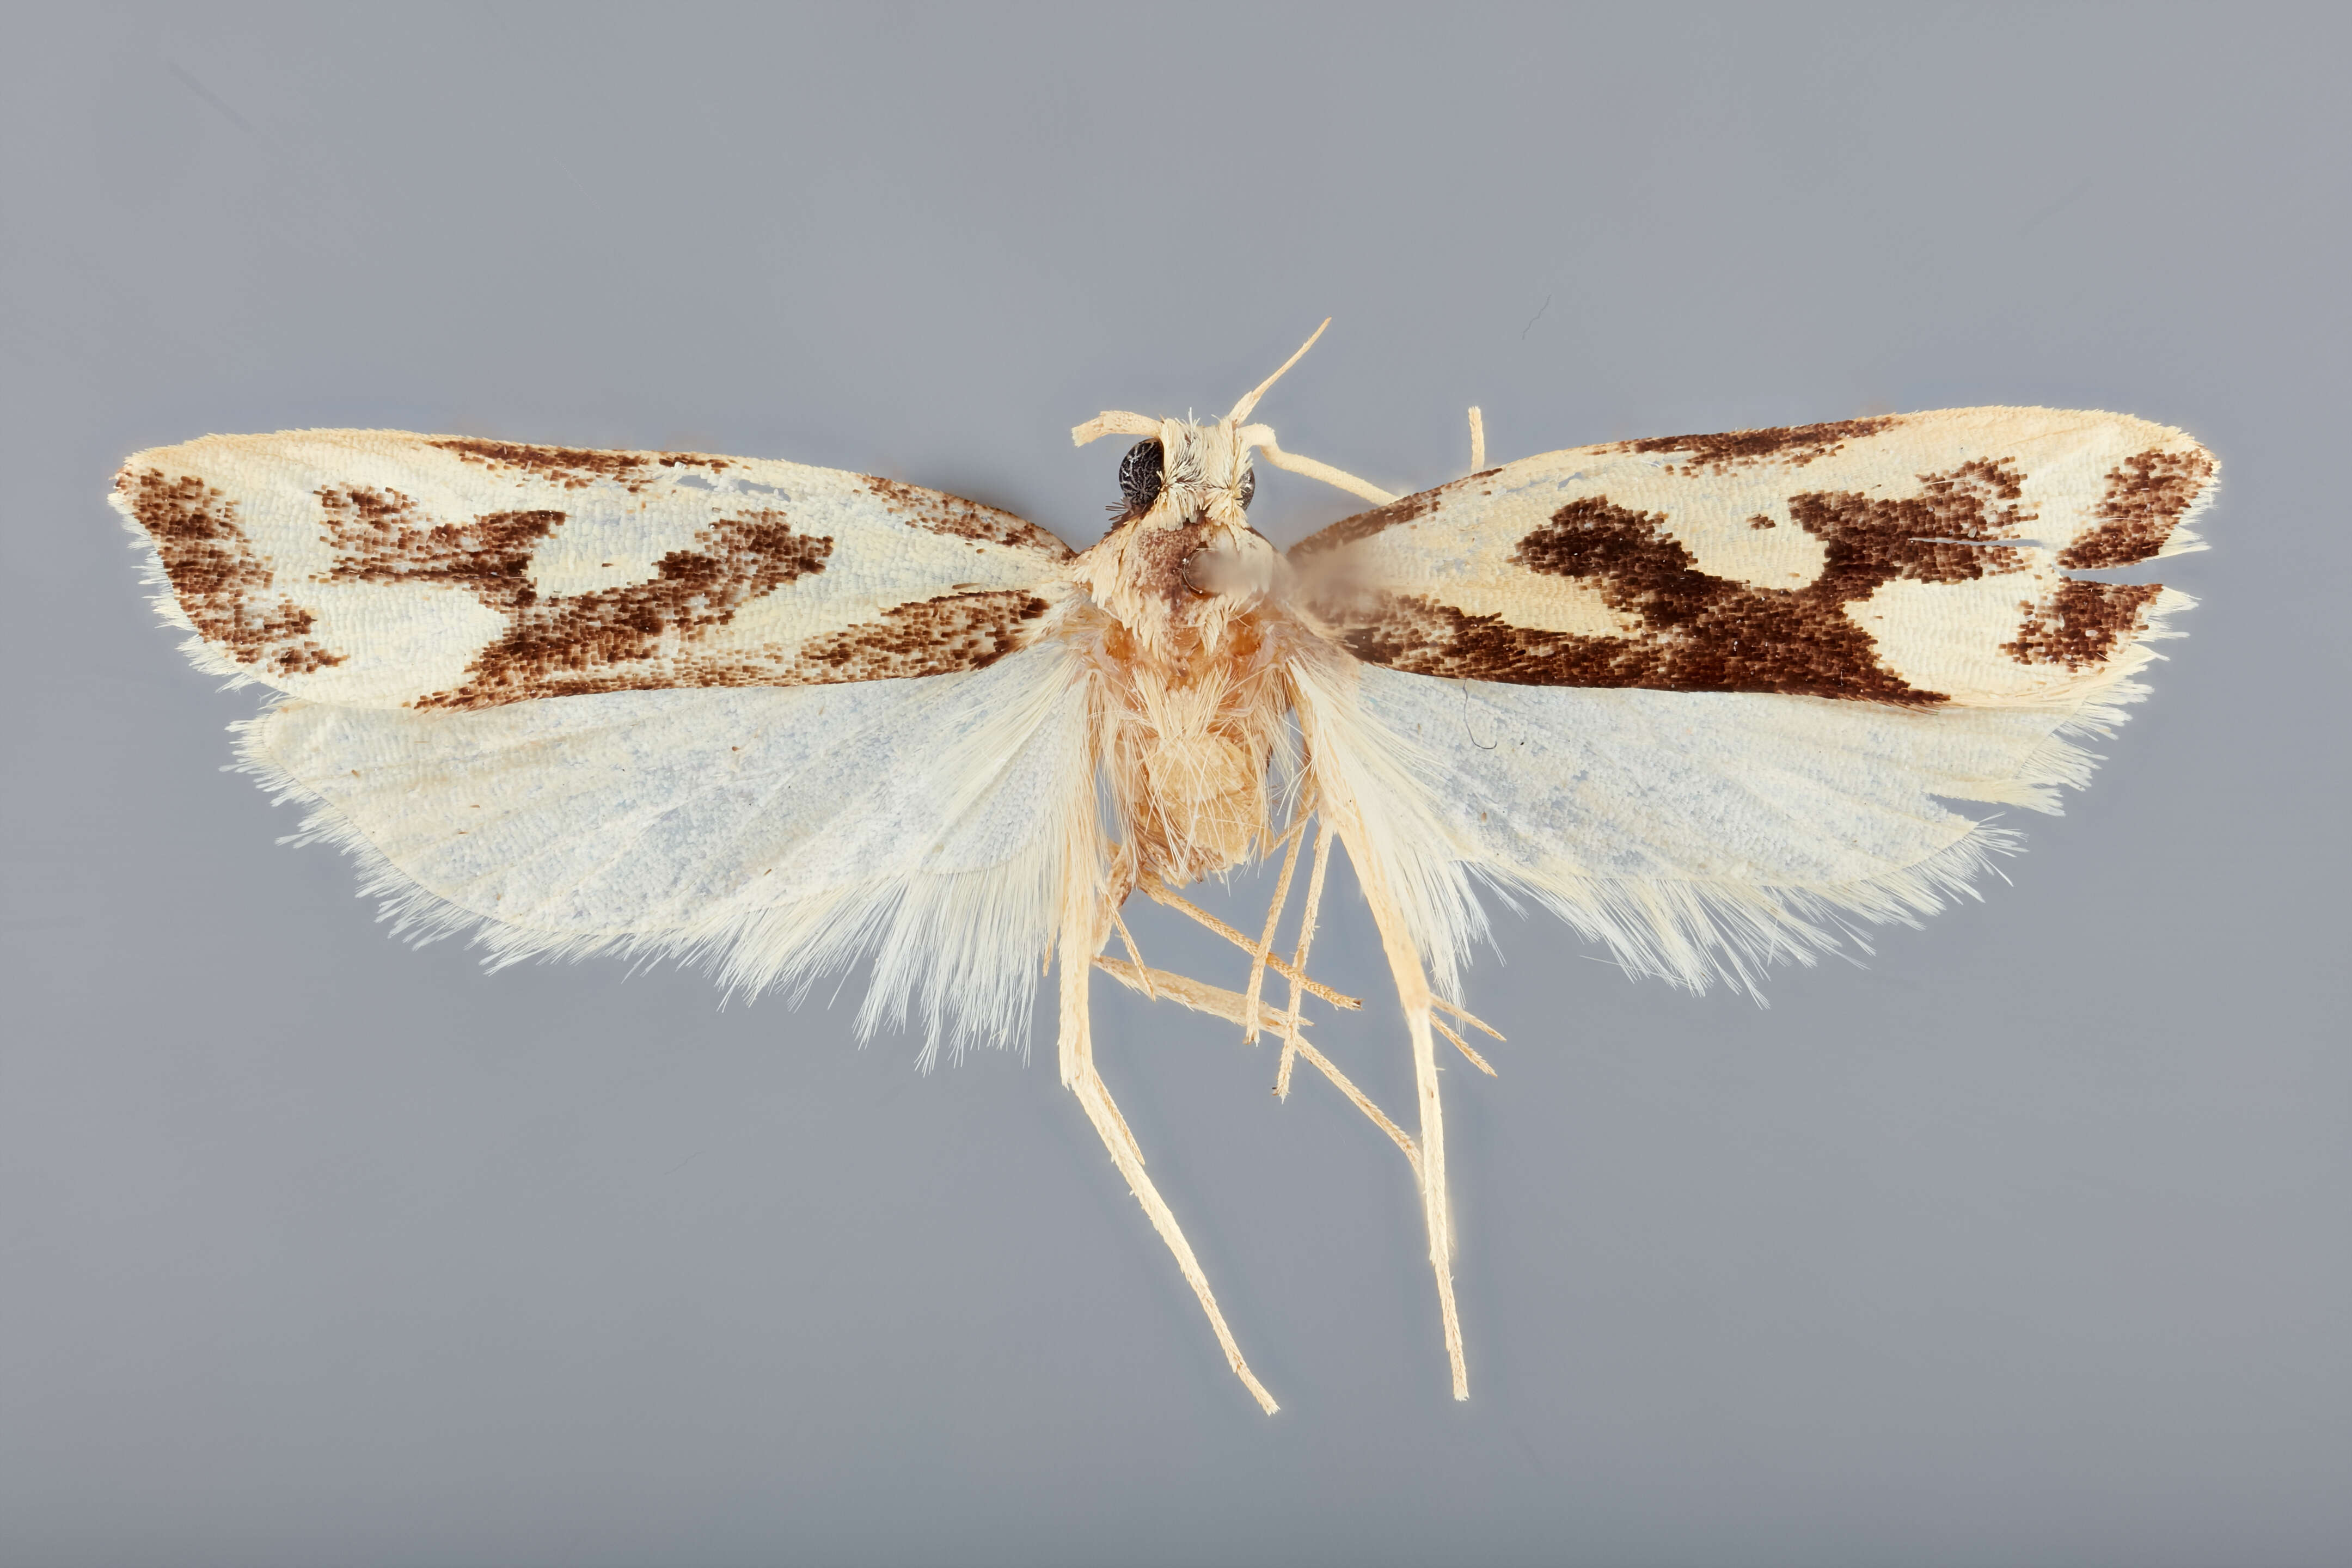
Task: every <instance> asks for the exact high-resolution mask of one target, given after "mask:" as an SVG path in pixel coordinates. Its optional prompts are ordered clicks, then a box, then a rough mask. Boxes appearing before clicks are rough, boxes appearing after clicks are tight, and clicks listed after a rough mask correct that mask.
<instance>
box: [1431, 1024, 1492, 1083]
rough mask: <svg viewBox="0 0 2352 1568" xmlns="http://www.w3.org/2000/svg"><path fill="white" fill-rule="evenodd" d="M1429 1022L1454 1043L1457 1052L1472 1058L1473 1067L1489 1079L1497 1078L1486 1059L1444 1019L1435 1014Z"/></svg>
mask: <svg viewBox="0 0 2352 1568" xmlns="http://www.w3.org/2000/svg"><path fill="white" fill-rule="evenodd" d="M1429 1022H1430V1025H1431V1026H1432V1027H1433V1028H1435V1029H1436V1031H1437V1032H1438V1033H1439V1034H1441V1035H1444V1037H1446V1038H1447V1039H1449V1040H1452V1041H1453V1042H1454V1049H1455V1050H1457V1051H1460V1052H1461V1053H1462V1054H1463V1055H1464V1056H1465V1057H1467V1058H1470V1065H1471V1066H1472V1067H1474V1068H1477V1069H1478V1070H1479V1071H1480V1072H1482V1073H1485V1074H1486V1076H1487V1077H1488V1078H1494V1077H1496V1076H1497V1075H1496V1071H1495V1069H1494V1068H1492V1067H1489V1066H1488V1065H1487V1063H1486V1058H1485V1057H1482V1056H1480V1055H1479V1054H1478V1053H1477V1052H1475V1051H1474V1050H1472V1049H1471V1048H1470V1042H1469V1041H1467V1040H1465V1039H1464V1038H1463V1037H1461V1036H1459V1035H1457V1034H1455V1033H1454V1031H1453V1030H1451V1029H1449V1028H1447V1027H1446V1026H1445V1020H1444V1019H1443V1018H1441V1017H1439V1016H1436V1015H1435V1014H1431V1015H1430V1018H1429Z"/></svg>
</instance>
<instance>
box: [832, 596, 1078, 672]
mask: <svg viewBox="0 0 2352 1568" xmlns="http://www.w3.org/2000/svg"><path fill="white" fill-rule="evenodd" d="M1046 607H1047V606H1046V604H1045V600H1043V599H1041V598H1039V597H1038V596H1037V595H1034V594H1032V593H1030V592H1028V591H1027V590H1026V589H1022V588H1008V589H1001V590H997V591H995V592H992V593H980V594H950V595H943V596H941V597H940V598H936V599H925V600H922V601H920V602H919V603H916V604H909V605H894V606H892V607H891V608H890V609H887V610H885V611H884V612H883V613H882V616H881V618H880V619H879V620H876V621H869V622H867V623H866V624H865V625H863V626H848V627H845V628H844V629H842V630H840V631H838V632H835V633H832V634H831V635H829V636H826V637H812V638H811V639H810V640H809V641H808V643H807V644H806V645H804V646H803V647H802V649H801V653H800V658H799V660H798V662H799V663H800V664H801V665H802V666H803V667H807V668H810V669H811V671H812V673H810V674H809V675H807V676H805V677H803V679H809V680H812V681H837V680H890V679H897V678H898V677H901V676H914V675H937V674H940V673H941V672H942V671H945V670H951V669H983V668H987V667H988V666H990V665H992V664H994V663H995V662H996V661H997V660H998V659H1000V658H1003V657H1004V656H1005V655H1006V654H1008V653H1012V652H1013V651H1014V650H1015V649H1017V648H1019V647H1022V646H1023V645H1024V642H1025V640H1026V639H1025V638H1024V637H1023V636H1022V635H1021V628H1022V627H1023V626H1025V625H1027V624H1028V623H1029V622H1031V621H1034V620H1036V619H1037V618H1038V617H1039V616H1043V615H1044V614H1045V610H1046Z"/></svg>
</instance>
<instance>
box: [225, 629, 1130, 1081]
mask: <svg viewBox="0 0 2352 1568" xmlns="http://www.w3.org/2000/svg"><path fill="white" fill-rule="evenodd" d="M1087 725H1088V717H1087V683H1086V679H1085V677H1084V675H1083V673H1082V670H1081V668H1080V665H1079V662H1078V661H1077V660H1076V658H1073V657H1072V656H1071V655H1070V654H1069V653H1068V652H1067V651H1066V648H1065V647H1064V646H1063V645H1061V644H1058V643H1047V644H1045V645H1044V646H1041V647H1035V648H1032V649H1030V650H1028V651H1026V652H1023V653H1018V654H1013V655H1012V656H1010V657H1008V658H1003V659H1002V660H999V661H998V662H996V663H994V664H992V666H990V667H989V668H986V669H982V670H976V671H971V672H965V673H959V674H950V675H939V676H929V677H925V678H922V679H896V680H877V681H860V682H856V683H851V684H845V685H831V686H803V687H782V688H743V689H727V690H709V689H701V690H698V689H673V690H665V691H621V692H612V693H606V694H603V695H596V696H585V697H567V698H553V699H548V700H540V701H531V702H518V703H510V704H505V705H501V706H499V707H493V708H485V709H479V710H470V711H427V712H411V711H402V710H384V709H373V710H371V709H360V708H341V707H334V706H329V705H325V704H314V703H306V702H286V703H283V704H281V705H279V706H278V707H277V708H275V709H272V710H269V711H268V712H265V713H264V714H262V715H261V716H260V717H258V718H257V719H255V720H252V721H249V722H248V723H247V724H246V725H245V726H242V728H243V730H244V737H243V744H242V750H243V755H244V757H245V760H246V763H247V766H248V767H249V768H250V769H252V770H253V771H254V772H256V773H259V774H261V775H262V777H263V780H264V782H265V783H266V784H271V785H274V786H276V787H278V788H279V789H280V790H281V791H283V792H285V793H288V794H290V795H294V796H296V797H298V798H299V799H301V800H303V801H304V802H306V803H308V804H309V805H310V806H311V807H312V810H311V813H310V817H309V819H308V820H307V822H306V823H305V825H304V826H305V829H306V832H307V833H308V834H309V835H310V836H312V837H321V838H326V839H329V840H331V841H333V842H336V843H338V844H340V845H341V846H342V847H345V848H347V849H350V850H352V852H353V853H355V854H356V855H358V856H359V857H360V858H362V861H363V862H365V863H366V864H367V866H368V868H369V870H370V873H371V874H370V875H369V876H368V878H367V879H366V884H365V890H367V891H370V892H373V893H377V894H380V895H383V896H384V898H385V899H386V907H387V912H388V913H391V914H394V916H396V918H397V919H398V920H399V921H401V922H402V925H403V927H404V929H410V930H414V931H417V932H418V933H420V934H421V935H423V936H425V937H430V936H433V935H436V934H439V933H441V932H443V931H449V930H453V929H463V928H466V927H469V926H476V925H478V927H479V929H480V933H481V934H480V940H481V941H482V942H484V943H485V944H486V945H487V946H488V948H489V949H490V950H491V952H493V953H494V954H495V955H496V956H497V957H498V958H499V959H500V960H504V961H512V960H514V959H519V958H523V957H527V956H530V955H532V954H537V953H552V954H557V955H567V956H568V955H577V954H583V953H587V952H600V951H607V950H611V951H618V952H624V953H638V954H648V955H677V956H684V957H690V958H700V959H704V960H707V961H708V962H709V963H711V964H712V965H713V967H714V968H715V969H716V970H717V971H718V973H719V975H720V976H721V978H722V979H723V980H725V981H726V982H727V983H728V984H730V985H734V986H740V987H743V988H746V989H751V990H757V989H760V988H762V987H765V986H769V985H775V984H782V985H783V986H785V987H787V988H789V989H794V990H797V989H802V988H805V986H806V985H807V984H808V983H809V982H810V981H811V980H812V979H814V978H815V977H816V976H817V975H819V974H821V973H824V972H826V971H828V970H830V969H834V968H836V967H838V966H840V965H842V964H844V963H848V962H849V961H851V960H852V959H854V958H856V956H858V955H859V954H860V953H862V952H866V951H872V952H874V953H875V955H876V957H875V974H874V984H873V988H872V990H871V992H870V993H869V994H868V997H867V1000H866V1006H865V1009H864V1011H863V1012H862V1013H861V1015H860V1023H861V1026H864V1027H866V1028H868V1029H871V1028H873V1027H874V1026H877V1024H882V1023H888V1024H892V1025H895V1024H897V1023H898V1022H899V1021H900V1020H901V1019H902V1018H903V1016H904V1015H905V1013H906V1011H907V1009H908V1005H909V1004H910V1003H913V1004H916V1005H918V1006H919V1011H921V1012H922V1014H923V1015H924V1016H925V1021H926V1024H927V1026H928V1028H929V1036H930V1045H929V1047H927V1052H928V1051H929V1050H936V1048H937V1046H938V1043H939V1040H940V1034H941V1030H942V1026H952V1027H953V1028H954V1029H955V1031H956V1032H957V1034H958V1036H959V1037H961V1036H963V1035H971V1036H974V1037H984V1038H990V1039H993V1040H995V1041H998V1042H1000V1043H1002V1042H1006V1041H1009V1040H1012V1039H1013V1038H1016V1037H1020V1036H1021V1035H1022V1033H1023V1032H1024V1029H1025V1025H1026V1020H1027V1017H1028V1013H1029V1006H1030V998H1031V996H1032V994H1033V993H1034V989H1035V975H1036V965H1037V963H1038V961H1039V959H1040V957H1041V956H1042V955H1043V954H1044V952H1045V951H1046V948H1047V946H1048V944H1049V942H1051V940H1052V937H1053V933H1054V931H1055V920H1056V917H1057V915H1058V913H1059V906H1058V902H1057V900H1058V898H1059V895H1060V889H1061V885H1062V883H1061V879H1062V876H1063V872H1064V870H1065V864H1064V862H1065V859H1066V856H1068V855H1069V854H1071V853H1075V852H1077V851H1076V850H1074V849H1073V848H1072V846H1077V845H1084V844H1087V843H1089V842H1091V840H1090V839H1089V838H1088V837H1087V833H1088V830H1089V829H1090V827H1091V814H1092V811H1093V809H1094V785H1093V766H1094V764H1093V756H1092V752H1091V750H1090V746H1089V740H1088V729H1087ZM1077 869H1078V871H1079V874H1080V875H1082V876H1085V875H1093V874H1095V872H1094V869H1093V868H1077Z"/></svg>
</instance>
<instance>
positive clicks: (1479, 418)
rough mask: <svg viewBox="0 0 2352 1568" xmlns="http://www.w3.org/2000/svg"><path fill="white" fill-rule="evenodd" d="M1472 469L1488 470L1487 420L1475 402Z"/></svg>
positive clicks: (1482, 471)
mask: <svg viewBox="0 0 2352 1568" xmlns="http://www.w3.org/2000/svg"><path fill="white" fill-rule="evenodd" d="M1470 471H1471V472H1472V473H1474V474H1483V473H1485V472H1486V417H1485V416H1483V415H1481V414H1480V413H1479V412H1478V407H1477V405H1475V404H1473V405H1471V407H1470Z"/></svg>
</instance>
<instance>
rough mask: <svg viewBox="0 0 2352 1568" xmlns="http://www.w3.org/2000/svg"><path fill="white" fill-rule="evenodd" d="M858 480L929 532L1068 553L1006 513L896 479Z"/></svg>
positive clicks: (1031, 524) (1041, 532) (1058, 543)
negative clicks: (905, 483) (904, 483)
mask: <svg viewBox="0 0 2352 1568" xmlns="http://www.w3.org/2000/svg"><path fill="white" fill-rule="evenodd" d="M858 479H859V482H861V483H862V484H864V485H865V486H866V489H869V490H872V491H873V492H874V493H875V495H876V496H877V497H879V498H880V499H881V500H884V501H886V502H887V503H888V504H889V507H890V509H891V510H893V511H895V512H897V513H898V515H899V516H900V517H902V518H904V519H905V520H906V521H908V522H910V523H913V524H914V525H915V526H916V527H917V528H919V529H923V530H925V531H929V532H931V533H943V534H946V535H948V536H949V537H950V538H951V539H969V540H971V541H972V542H974V543H978V544H1001V545H1004V546H1006V547H1008V548H1010V549H1014V550H1026V551H1031V552H1037V553H1042V554H1046V555H1051V556H1054V557H1055V558H1057V559H1058V558H1060V557H1062V556H1066V555H1067V554H1069V552H1070V547H1069V546H1068V545H1066V544H1064V543H1063V542H1061V541H1060V540H1058V539H1056V538H1055V537H1054V536H1053V535H1052V534H1050V533H1048V532H1046V531H1045V530H1044V529H1042V528H1039V527H1038V526H1037V525H1036V524H1035V523H1034V522H1028V521H1024V520H1023V519H1021V518H1017V517H1015V516H1013V514H1012V513H1011V512H1009V511H999V510H996V508H994V507H992V506H982V505H981V504H980V503H979V502H978V501H972V500H964V499H963V498H962V497H961V496H951V495H945V494H942V493H941V492H940V491H938V490H927V489H921V488H919V487H918V486H915V485H902V484H900V483H899V482H898V480H896V479H877V478H875V477H874V476H873V475H871V474H860V475H859V476H858Z"/></svg>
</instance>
